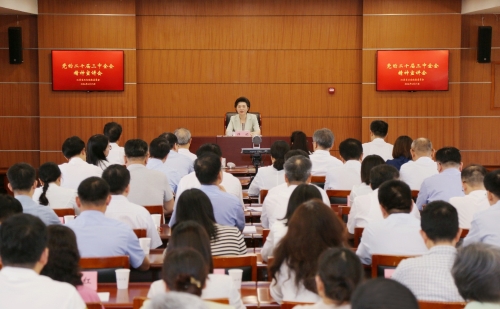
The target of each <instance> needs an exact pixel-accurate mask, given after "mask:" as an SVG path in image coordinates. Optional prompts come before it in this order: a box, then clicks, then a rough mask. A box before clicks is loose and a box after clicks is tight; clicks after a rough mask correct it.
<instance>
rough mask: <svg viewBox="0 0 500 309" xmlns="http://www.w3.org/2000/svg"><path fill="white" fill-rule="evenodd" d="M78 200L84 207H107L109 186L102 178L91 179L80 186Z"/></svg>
mask: <svg viewBox="0 0 500 309" xmlns="http://www.w3.org/2000/svg"><path fill="white" fill-rule="evenodd" d="M77 191H78V198H79V199H80V202H81V204H82V206H96V207H102V206H106V200H107V198H108V196H109V185H108V183H107V182H106V181H104V179H102V178H100V177H89V178H87V179H85V180H84V181H82V182H81V183H80V185H79V186H78V190H77Z"/></svg>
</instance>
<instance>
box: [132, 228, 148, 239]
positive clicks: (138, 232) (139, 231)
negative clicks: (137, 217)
mask: <svg viewBox="0 0 500 309" xmlns="http://www.w3.org/2000/svg"><path fill="white" fill-rule="evenodd" d="M134 233H135V235H136V236H137V238H143V237H146V235H147V233H146V229H134Z"/></svg>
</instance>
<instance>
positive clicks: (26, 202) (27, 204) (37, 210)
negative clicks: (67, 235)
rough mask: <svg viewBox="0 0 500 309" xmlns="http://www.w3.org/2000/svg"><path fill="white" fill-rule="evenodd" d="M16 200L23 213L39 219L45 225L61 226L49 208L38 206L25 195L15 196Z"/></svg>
mask: <svg viewBox="0 0 500 309" xmlns="http://www.w3.org/2000/svg"><path fill="white" fill-rule="evenodd" d="M16 199H17V200H18V201H19V202H20V203H21V205H22V206H23V213H25V214H30V215H33V216H35V217H38V218H40V219H41V220H42V221H43V223H45V225H51V224H61V221H60V220H59V218H58V217H57V215H56V213H55V212H54V211H53V210H52V208H50V206H43V205H40V204H38V203H37V202H35V201H33V200H32V199H31V197H29V196H27V195H16Z"/></svg>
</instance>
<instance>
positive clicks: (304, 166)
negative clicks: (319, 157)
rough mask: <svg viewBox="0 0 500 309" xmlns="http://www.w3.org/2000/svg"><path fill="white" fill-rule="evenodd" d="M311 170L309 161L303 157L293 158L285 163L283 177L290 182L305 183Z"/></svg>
mask: <svg viewBox="0 0 500 309" xmlns="http://www.w3.org/2000/svg"><path fill="white" fill-rule="evenodd" d="M311 168H312V163H311V160H309V159H308V158H305V157H303V156H293V157H291V158H289V159H288V160H286V162H285V177H286V178H287V179H288V181H290V182H293V181H301V182H305V181H306V180H307V178H309V176H311Z"/></svg>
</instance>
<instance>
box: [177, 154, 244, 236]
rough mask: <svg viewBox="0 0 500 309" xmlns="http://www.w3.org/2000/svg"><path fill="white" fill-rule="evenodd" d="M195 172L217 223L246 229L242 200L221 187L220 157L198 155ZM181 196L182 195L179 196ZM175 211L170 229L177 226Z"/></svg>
mask: <svg viewBox="0 0 500 309" xmlns="http://www.w3.org/2000/svg"><path fill="white" fill-rule="evenodd" d="M194 172H195V175H196V178H198V181H199V182H200V184H201V185H200V190H201V191H203V192H204V193H205V194H206V195H207V196H208V198H209V199H210V202H212V207H213V209H214V217H215V222H217V223H218V224H220V225H227V226H236V227H237V228H238V229H239V230H240V231H243V228H244V227H245V215H244V213H243V207H241V204H240V200H239V199H238V198H236V197H235V196H234V195H232V194H229V193H227V192H225V190H224V188H221V187H220V184H221V182H222V177H223V176H222V170H221V162H220V157H219V156H217V155H215V154H213V153H209V152H206V153H203V154H201V155H198V159H196V160H195V161H194ZM179 196H180V195H179ZM175 216H176V215H175V209H174V213H173V214H172V218H171V219H170V223H169V225H170V227H173V226H174V224H175Z"/></svg>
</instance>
